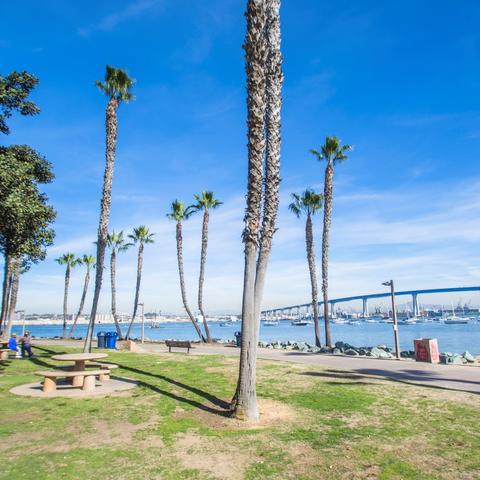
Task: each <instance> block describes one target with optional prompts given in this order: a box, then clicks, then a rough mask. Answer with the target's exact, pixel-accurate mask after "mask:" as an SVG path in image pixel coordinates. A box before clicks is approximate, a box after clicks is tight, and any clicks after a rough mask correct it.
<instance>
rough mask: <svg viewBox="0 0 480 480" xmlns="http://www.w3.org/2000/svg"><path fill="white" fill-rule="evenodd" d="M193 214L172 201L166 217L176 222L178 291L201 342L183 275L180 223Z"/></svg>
mask: <svg viewBox="0 0 480 480" xmlns="http://www.w3.org/2000/svg"><path fill="white" fill-rule="evenodd" d="M194 212H195V207H193V206H189V207H185V204H184V203H183V202H182V201H181V200H174V201H173V202H172V205H171V211H170V213H167V217H168V218H169V219H170V220H174V221H175V222H177V225H176V238H177V261H178V275H179V277H180V291H181V292H182V302H183V306H184V308H185V311H186V312H187V315H188V317H189V318H190V320H191V322H192V324H193V326H194V327H195V330H196V332H197V334H198V336H199V338H200V340H202V342H204V341H205V338H204V337H203V335H202V332H201V330H200V328H199V327H198V325H197V322H196V321H195V317H194V316H193V314H192V311H191V310H190V308H189V306H188V301H187V292H186V288H185V275H184V272H183V238H182V222H183V221H184V220H188V219H189V218H190V216H191V215H192V214H193V213H194Z"/></svg>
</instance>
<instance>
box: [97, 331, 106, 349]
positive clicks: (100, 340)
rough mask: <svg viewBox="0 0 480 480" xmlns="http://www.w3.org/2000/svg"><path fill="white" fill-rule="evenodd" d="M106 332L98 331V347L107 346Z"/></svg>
mask: <svg viewBox="0 0 480 480" xmlns="http://www.w3.org/2000/svg"><path fill="white" fill-rule="evenodd" d="M106 335H107V334H106V333H105V332H98V333H97V348H105V344H106Z"/></svg>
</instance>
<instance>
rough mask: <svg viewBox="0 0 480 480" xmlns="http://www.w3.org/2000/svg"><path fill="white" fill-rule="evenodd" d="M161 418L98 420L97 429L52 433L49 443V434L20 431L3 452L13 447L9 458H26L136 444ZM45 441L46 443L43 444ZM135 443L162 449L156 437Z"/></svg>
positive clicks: (1, 449)
mask: <svg viewBox="0 0 480 480" xmlns="http://www.w3.org/2000/svg"><path fill="white" fill-rule="evenodd" d="M158 418H159V417H158V416H153V417H152V418H151V419H149V421H148V422H145V423H141V424H135V425H134V424H131V423H129V422H126V421H122V422H113V423H112V422H106V421H104V420H96V421H95V424H94V426H93V427H91V428H90V429H88V430H87V431H81V428H80V427H79V425H77V430H74V426H73V425H72V430H71V431H69V432H65V434H64V435H63V436H61V437H60V438H59V437H58V436H57V435H55V433H54V432H51V436H50V437H49V438H48V440H49V441H45V440H46V437H47V436H46V435H45V431H43V432H17V433H14V434H13V435H10V436H9V437H8V438H7V439H6V440H7V441H5V442H2V443H1V444H0V451H7V450H10V449H12V446H13V447H15V448H14V449H12V450H11V451H10V452H9V455H10V456H11V457H14V458H18V457H23V456H25V454H27V453H28V454H40V453H65V452H69V451H70V450H72V449H78V448H92V447H93V446H96V447H103V446H109V447H115V446H121V445H124V444H125V443H127V444H128V443H130V442H133V441H134V438H135V435H136V434H137V433H138V432H140V431H142V430H148V429H150V428H152V427H153V426H154V425H155V424H156V423H157V421H158ZM70 435H74V436H75V442H70V441H67V440H65V438H68V436H70ZM41 440H43V441H42V442H41V443H39V442H40V441H41ZM135 442H136V443H140V444H145V446H159V445H160V442H161V439H159V438H158V437H156V436H149V437H147V438H145V439H143V440H140V441H138V442H137V441H135ZM162 444H163V443H162Z"/></svg>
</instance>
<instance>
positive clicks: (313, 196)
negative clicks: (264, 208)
mask: <svg viewBox="0 0 480 480" xmlns="http://www.w3.org/2000/svg"><path fill="white" fill-rule="evenodd" d="M292 200H293V202H292V203H291V204H290V205H289V206H288V209H289V210H290V211H291V212H292V213H293V214H294V215H296V217H297V218H300V217H301V216H302V214H305V215H307V216H310V215H315V213H316V212H318V211H319V210H321V209H322V204H323V195H322V194H321V193H316V192H314V191H313V190H309V189H307V190H305V191H304V192H303V193H302V194H301V195H299V194H298V193H292Z"/></svg>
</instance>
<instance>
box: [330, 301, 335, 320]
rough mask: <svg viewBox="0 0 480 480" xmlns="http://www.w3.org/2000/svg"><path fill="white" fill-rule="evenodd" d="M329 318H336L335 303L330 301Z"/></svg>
mask: <svg viewBox="0 0 480 480" xmlns="http://www.w3.org/2000/svg"><path fill="white" fill-rule="evenodd" d="M330 318H336V317H335V303H334V302H330Z"/></svg>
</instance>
